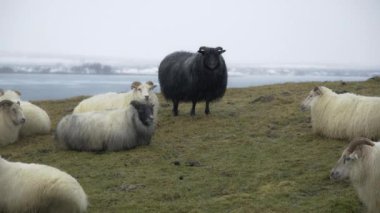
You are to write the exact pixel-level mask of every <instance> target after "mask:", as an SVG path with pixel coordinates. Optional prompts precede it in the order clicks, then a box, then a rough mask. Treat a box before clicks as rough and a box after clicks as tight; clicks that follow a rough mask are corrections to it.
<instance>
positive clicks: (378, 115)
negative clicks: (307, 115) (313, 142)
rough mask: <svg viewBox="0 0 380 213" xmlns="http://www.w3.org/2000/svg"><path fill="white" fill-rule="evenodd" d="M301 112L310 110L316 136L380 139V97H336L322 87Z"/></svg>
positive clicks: (310, 96)
mask: <svg viewBox="0 0 380 213" xmlns="http://www.w3.org/2000/svg"><path fill="white" fill-rule="evenodd" d="M302 109H311V123H312V127H313V132H314V133H317V134H322V135H325V136H327V137H330V138H339V139H343V138H349V139H352V138H355V137H367V138H371V139H377V138H379V137H380V110H379V109H380V98H379V97H366V96H360V95H355V94H352V93H345V94H336V93H335V92H333V91H332V90H330V89H328V88H326V87H323V86H320V87H315V88H314V89H313V90H312V91H311V92H310V94H309V95H308V96H307V98H306V99H305V100H304V101H303V102H302Z"/></svg>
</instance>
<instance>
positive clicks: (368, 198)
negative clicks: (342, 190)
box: [330, 138, 380, 212]
mask: <svg viewBox="0 0 380 213" xmlns="http://www.w3.org/2000/svg"><path fill="white" fill-rule="evenodd" d="M330 178H331V179H332V180H343V179H347V178H349V179H350V181H351V183H352V185H353V186H354V188H355V190H356V192H357V193H358V196H359V199H360V200H361V201H362V202H363V203H364V204H365V205H366V206H367V208H368V212H379V210H380V193H379V192H380V188H379V187H380V143H379V142H377V143H375V142H373V141H371V140H369V139H367V138H355V139H354V140H352V141H351V143H350V144H349V145H348V147H347V148H346V149H345V150H344V151H343V153H342V156H341V157H340V159H339V160H338V162H337V164H336V165H335V167H334V168H333V169H332V170H331V173H330Z"/></svg>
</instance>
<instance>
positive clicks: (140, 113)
mask: <svg viewBox="0 0 380 213" xmlns="http://www.w3.org/2000/svg"><path fill="white" fill-rule="evenodd" d="M153 133H154V125H153V106H152V104H150V103H142V102H138V101H132V102H131V103H130V106H129V107H128V108H126V109H116V110H108V111H101V112H86V113H77V114H72V115H67V116H65V117H64V118H62V120H61V121H60V122H59V123H58V127H57V130H56V143H55V144H56V146H57V147H59V148H62V149H73V150H79V151H105V150H109V151H118V150H124V149H131V148H134V147H136V146H138V145H148V144H149V143H150V140H151V137H152V135H153Z"/></svg>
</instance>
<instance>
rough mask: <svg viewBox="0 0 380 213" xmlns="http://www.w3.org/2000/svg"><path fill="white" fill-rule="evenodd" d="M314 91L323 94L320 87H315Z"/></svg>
mask: <svg viewBox="0 0 380 213" xmlns="http://www.w3.org/2000/svg"><path fill="white" fill-rule="evenodd" d="M313 91H314V92H315V93H316V94H318V95H322V90H321V88H320V87H314V89H313Z"/></svg>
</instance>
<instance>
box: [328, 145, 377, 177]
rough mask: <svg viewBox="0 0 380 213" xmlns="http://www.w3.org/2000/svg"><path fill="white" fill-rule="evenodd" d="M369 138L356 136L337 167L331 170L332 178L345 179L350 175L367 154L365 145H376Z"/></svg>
mask: <svg viewBox="0 0 380 213" xmlns="http://www.w3.org/2000/svg"><path fill="white" fill-rule="evenodd" d="M374 145H375V143H374V142H373V141H371V140H370V139H368V138H355V139H354V140H352V141H351V142H350V144H349V145H348V147H347V148H346V149H345V150H344V151H343V153H342V156H341V157H340V158H339V160H338V162H337V163H336V165H335V167H334V168H333V169H332V170H331V173H330V179H332V180H343V179H346V178H348V177H349V175H350V171H351V169H352V167H353V166H354V165H355V164H356V163H358V161H359V160H360V159H362V158H363V157H364V155H365V152H363V146H374Z"/></svg>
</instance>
